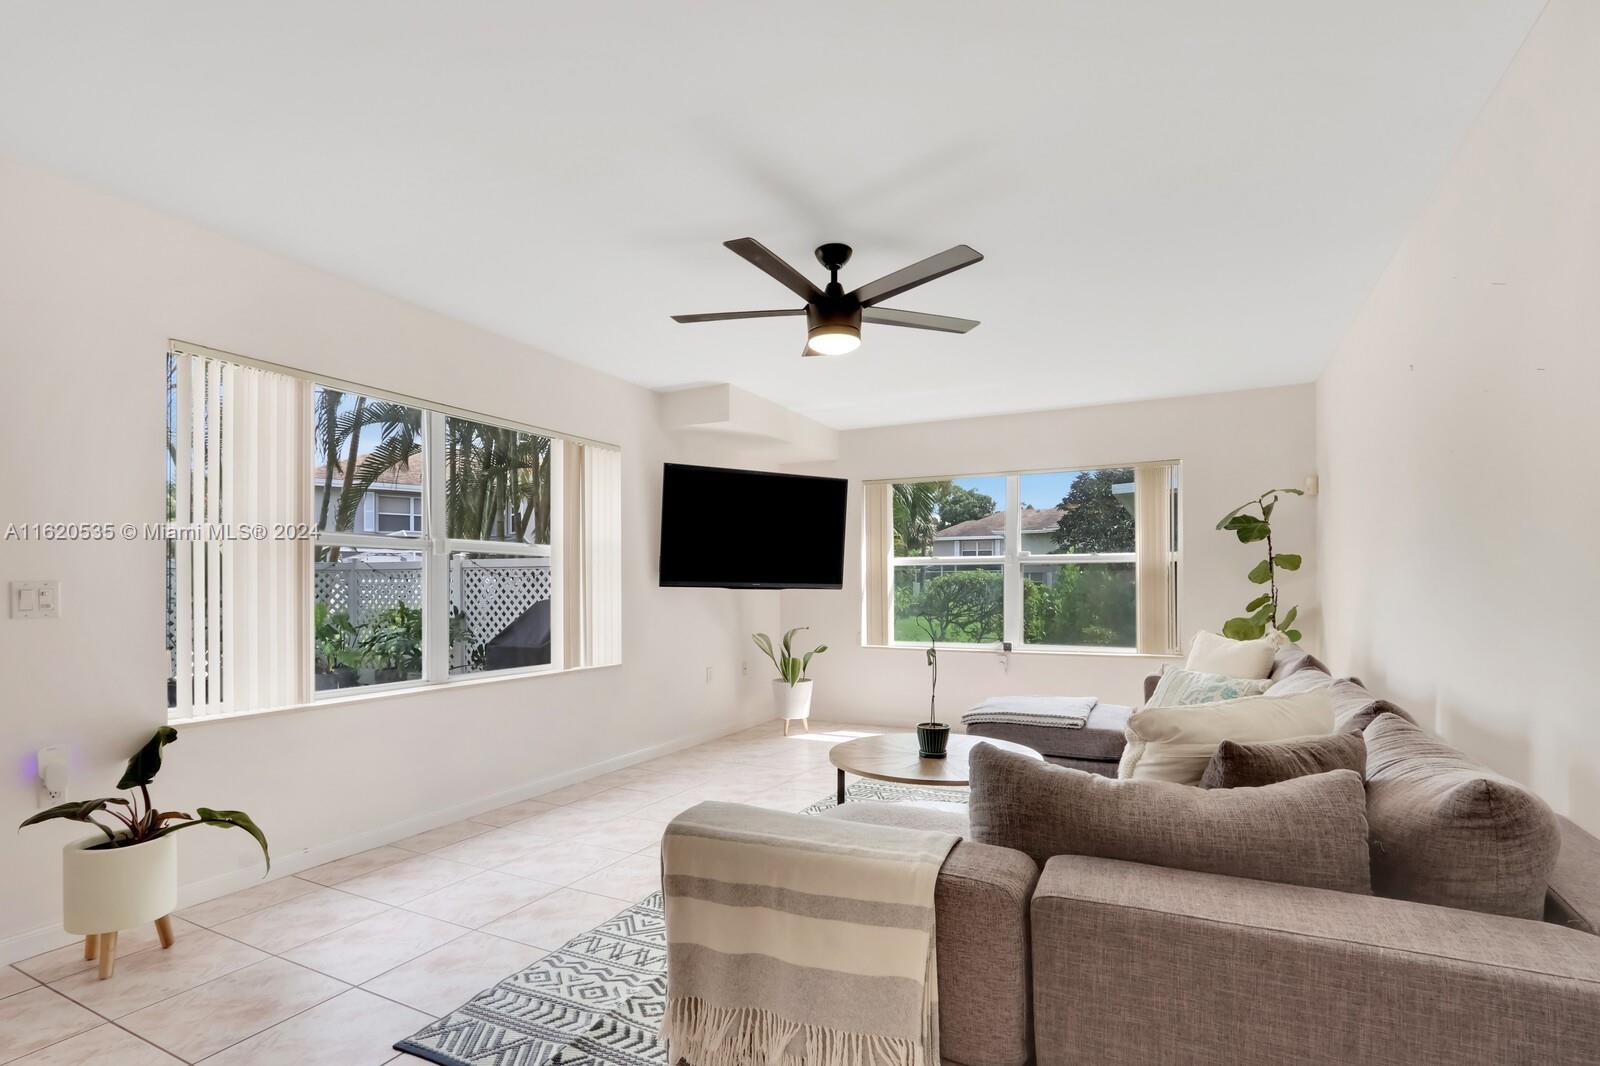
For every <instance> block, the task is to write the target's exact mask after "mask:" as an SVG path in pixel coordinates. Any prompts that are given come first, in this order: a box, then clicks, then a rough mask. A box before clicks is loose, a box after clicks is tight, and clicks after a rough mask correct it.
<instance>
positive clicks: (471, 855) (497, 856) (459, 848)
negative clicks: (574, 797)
mask: <svg viewBox="0 0 1600 1066" xmlns="http://www.w3.org/2000/svg"><path fill="white" fill-rule="evenodd" d="M552 809H554V808H552ZM553 839H559V838H551V837H542V836H538V835H536V834H534V833H532V832H529V831H528V830H527V829H524V828H522V827H521V826H520V824H519V825H518V827H517V828H514V829H491V830H490V831H489V832H487V833H484V834H482V835H481V836H475V837H473V838H472V839H471V840H463V841H462V842H461V843H459V844H451V845H449V846H447V847H443V848H440V849H439V850H438V851H436V852H434V853H433V857H434V858H435V859H444V860H446V861H448V862H461V863H466V864H467V865H468V866H477V867H480V868H482V869H485V870H490V869H493V868H494V867H496V866H501V865H503V864H505V863H508V862H510V861H511V860H512V859H520V858H522V857H523V856H524V855H526V854H527V853H528V852H530V851H532V850H533V849H534V848H537V847H538V846H539V845H541V844H549V843H552V841H553Z"/></svg>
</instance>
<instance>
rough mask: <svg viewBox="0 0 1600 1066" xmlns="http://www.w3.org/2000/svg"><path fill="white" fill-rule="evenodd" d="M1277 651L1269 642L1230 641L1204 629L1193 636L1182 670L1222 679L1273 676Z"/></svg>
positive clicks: (1266, 639)
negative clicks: (1218, 675) (1220, 675)
mask: <svg viewBox="0 0 1600 1066" xmlns="http://www.w3.org/2000/svg"><path fill="white" fill-rule="evenodd" d="M1276 650H1277V648H1276V646H1275V645H1274V644H1273V642H1272V640H1271V639H1270V638H1268V637H1262V638H1261V639H1260V640H1233V639H1232V638H1230V637H1225V636H1223V635H1222V634H1220V633H1208V632H1206V631H1205V630H1201V631H1200V632H1198V633H1196V634H1195V635H1194V643H1193V644H1191V645H1190V646H1189V658H1188V660H1187V661H1185V662H1184V664H1183V668H1184V669H1185V670H1194V671H1196V672H1197V673H1202V674H1222V675H1223V676H1224V677H1254V678H1261V677H1267V676H1268V675H1270V674H1271V673H1272V655H1273V653H1274V652H1275V651H1276Z"/></svg>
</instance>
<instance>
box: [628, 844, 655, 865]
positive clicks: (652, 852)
mask: <svg viewBox="0 0 1600 1066" xmlns="http://www.w3.org/2000/svg"><path fill="white" fill-rule="evenodd" d="M634 854H636V855H648V856H650V857H651V858H652V859H654V860H655V861H656V862H657V863H660V862H661V841H659V840H658V841H656V842H655V843H654V844H651V845H650V846H649V847H648V848H640V849H639V850H638V851H637V852H635V853H634Z"/></svg>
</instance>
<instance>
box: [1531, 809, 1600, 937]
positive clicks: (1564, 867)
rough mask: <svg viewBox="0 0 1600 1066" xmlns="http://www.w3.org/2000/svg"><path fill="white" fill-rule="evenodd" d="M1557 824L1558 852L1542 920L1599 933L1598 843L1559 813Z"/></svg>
mask: <svg viewBox="0 0 1600 1066" xmlns="http://www.w3.org/2000/svg"><path fill="white" fill-rule="evenodd" d="M1556 825H1557V826H1558V827H1559V828H1560V830H1561V851H1560V853H1559V854H1557V855H1556V865H1555V868H1554V869H1553V870H1551V871H1550V894H1549V896H1547V897H1546V899H1545V912H1544V917H1545V921H1547V922H1557V923H1559V924H1561V925H1568V926H1571V927H1572V928H1574V929H1581V930H1583V931H1584V932H1585V933H1600V840H1596V839H1595V838H1594V837H1593V836H1591V835H1590V834H1589V833H1587V832H1585V831H1584V830H1583V829H1582V828H1581V827H1580V826H1579V825H1578V824H1577V823H1576V822H1574V821H1572V820H1571V819H1570V818H1563V817H1561V816H1560V815H1559V814H1558V815H1556Z"/></svg>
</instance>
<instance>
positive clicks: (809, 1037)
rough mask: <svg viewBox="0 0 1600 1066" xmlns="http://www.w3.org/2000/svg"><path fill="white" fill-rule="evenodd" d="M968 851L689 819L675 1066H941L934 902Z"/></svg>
mask: <svg viewBox="0 0 1600 1066" xmlns="http://www.w3.org/2000/svg"><path fill="white" fill-rule="evenodd" d="M956 839H957V838H956V836H955V835H954V834H949V833H933V832H925V831H922V830H910V829H901V828H896V827H890V826H879V825H865V824H860V823H855V822H846V821H842V820H836V819H832V818H814V817H807V816H804V815H798V814H786V813H783V812H781V811H771V810H766V809H764V808H761V807H747V806H743V805H741V804H736V803H702V804H700V805H698V806H696V807H691V808H690V809H689V810H687V811H684V812H683V813H682V814H680V815H678V817H677V818H675V819H673V821H672V824H671V825H669V826H667V831H666V834H665V836H664V837H663V838H662V841H661V867H662V892H663V896H664V899H665V904H666V919H667V1009H666V1017H665V1018H664V1019H663V1021H662V1026H661V1035H662V1036H663V1037H664V1038H665V1039H666V1041H667V1048H668V1053H669V1054H668V1061H669V1062H671V1063H674V1064H676V1063H680V1062H686V1063H688V1064H689V1066H756V1064H759V1066H801V1064H803V1066H939V1010H938V999H937V995H938V976H937V974H936V972H935V970H934V939H933V891H934V883H935V882H936V881H937V880H938V877H939V868H940V867H941V866H942V865H943V864H944V860H945V856H946V855H947V854H949V851H950V849H951V847H953V846H954V845H955V842H956Z"/></svg>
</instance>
